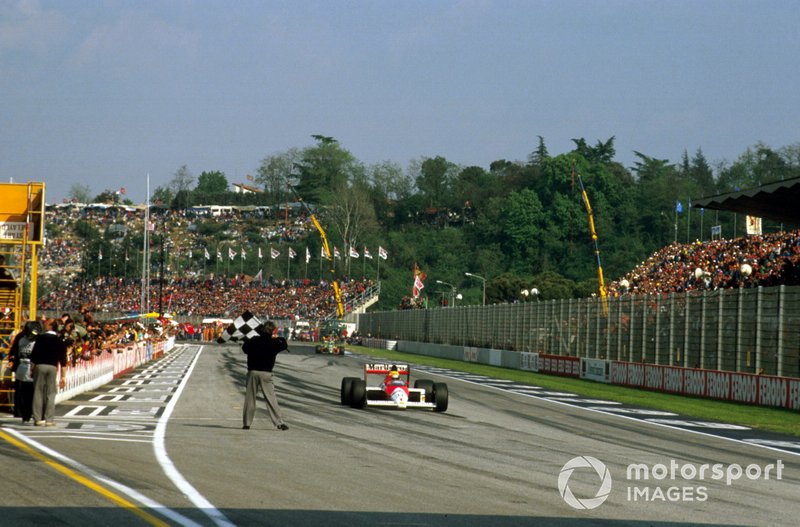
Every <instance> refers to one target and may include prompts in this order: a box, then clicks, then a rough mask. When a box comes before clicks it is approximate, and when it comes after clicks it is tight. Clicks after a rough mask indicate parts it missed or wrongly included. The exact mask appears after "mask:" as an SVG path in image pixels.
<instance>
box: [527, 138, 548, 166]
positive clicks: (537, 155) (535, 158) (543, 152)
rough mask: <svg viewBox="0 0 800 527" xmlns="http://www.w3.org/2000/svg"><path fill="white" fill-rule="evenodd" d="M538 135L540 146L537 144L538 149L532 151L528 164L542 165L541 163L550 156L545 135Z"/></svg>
mask: <svg viewBox="0 0 800 527" xmlns="http://www.w3.org/2000/svg"><path fill="white" fill-rule="evenodd" d="M536 137H538V138H539V146H537V147H536V150H534V151H533V152H531V153H530V155H529V156H528V164H529V165H533V166H541V164H542V163H544V161H545V160H546V159H547V158H549V157H550V154H549V153H548V152H547V147H546V146H545V144H544V137H542V136H541V135H537V136H536Z"/></svg>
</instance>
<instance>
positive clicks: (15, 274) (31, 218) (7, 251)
mask: <svg viewBox="0 0 800 527" xmlns="http://www.w3.org/2000/svg"><path fill="white" fill-rule="evenodd" d="M44 203H45V202H44V183H0V411H11V408H12V407H13V385H12V383H11V379H12V377H11V372H10V371H7V367H6V365H7V357H8V351H9V349H10V348H11V342H12V339H13V338H14V335H16V333H17V332H18V331H19V330H20V328H21V327H22V324H23V323H24V322H25V320H27V319H35V318H36V297H37V274H38V256H37V250H38V248H39V246H40V245H41V244H42V242H43V241H44ZM26 293H27V297H28V308H27V310H26V309H25V307H24V299H25V296H26Z"/></svg>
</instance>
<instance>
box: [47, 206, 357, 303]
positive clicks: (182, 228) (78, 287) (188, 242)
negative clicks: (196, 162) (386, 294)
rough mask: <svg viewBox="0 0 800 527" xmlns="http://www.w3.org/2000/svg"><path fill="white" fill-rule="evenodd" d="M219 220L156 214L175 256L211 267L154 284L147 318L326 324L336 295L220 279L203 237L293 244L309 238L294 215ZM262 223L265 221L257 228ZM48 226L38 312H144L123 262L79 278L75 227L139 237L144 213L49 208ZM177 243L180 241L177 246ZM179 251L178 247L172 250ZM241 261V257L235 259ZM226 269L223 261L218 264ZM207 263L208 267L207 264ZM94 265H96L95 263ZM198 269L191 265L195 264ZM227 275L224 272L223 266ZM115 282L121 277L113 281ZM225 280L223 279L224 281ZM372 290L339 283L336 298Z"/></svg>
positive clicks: (314, 286) (250, 214)
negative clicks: (258, 316) (163, 314)
mask: <svg viewBox="0 0 800 527" xmlns="http://www.w3.org/2000/svg"><path fill="white" fill-rule="evenodd" d="M220 209H222V210H221V211H219V215H218V216H214V215H212V214H210V213H209V212H208V211H204V209H203V208H189V209H186V210H180V211H171V210H168V209H165V208H155V209H153V210H152V211H151V216H150V222H151V223H152V224H153V225H154V226H155V229H156V230H162V231H163V230H166V232H169V233H170V235H171V239H174V240H176V251H178V252H179V251H180V250H183V251H186V252H184V255H185V254H187V252H193V254H194V255H196V256H197V258H202V255H204V254H205V252H206V251H209V253H210V254H211V260H212V262H213V264H211V265H209V269H208V272H205V270H206V267H205V262H204V261H203V260H202V259H201V260H200V261H201V262H203V268H202V269H203V272H200V270H199V268H195V269H183V270H180V272H173V273H170V274H169V275H168V276H167V277H166V278H165V280H164V282H163V284H161V283H159V281H158V280H153V281H152V283H151V285H150V288H149V289H148V291H147V296H146V303H147V304H148V305H149V307H150V309H151V310H156V309H158V310H162V309H163V310H164V311H168V312H170V313H175V314H178V315H197V316H219V317H230V316H232V315H236V314H238V313H241V312H242V311H243V310H245V309H250V310H251V311H255V312H259V313H265V314H269V316H270V317H274V318H318V317H323V316H328V315H330V314H331V313H334V312H335V310H336V303H335V298H334V293H333V288H332V286H331V284H330V283H328V282H325V281H311V280H308V279H292V280H289V279H279V278H273V277H265V279H264V280H254V279H253V278H252V277H250V276H246V275H244V274H239V275H238V276H233V277H231V276H227V277H225V276H221V275H220V273H219V272H214V271H219V269H218V268H219V262H218V260H217V254H216V252H217V250H215V248H214V247H211V246H210V244H209V238H208V236H207V235H206V234H207V233H206V234H202V233H201V231H208V229H209V228H211V227H210V226H209V224H211V226H213V225H216V226H217V228H223V231H222V232H221V234H222V235H223V236H225V237H228V238H230V239H234V240H241V239H246V237H247V236H246V233H251V234H252V232H253V229H256V231H255V232H257V233H258V236H259V238H260V239H264V240H268V241H275V242H278V243H280V242H297V241H299V240H302V239H303V238H304V237H306V236H307V235H308V228H309V222H308V218H307V217H305V215H304V214H302V213H301V212H302V211H300V212H298V211H291V212H290V213H281V214H280V216H281V217H280V218H273V219H270V218H268V217H267V215H268V213H267V212H265V211H263V210H260V209H258V210H245V209H246V208H244V207H243V208H242V210H236V211H230V210H228V208H226V207H220ZM262 220H263V221H262ZM47 222H48V225H51V226H52V229H51V231H52V234H51V235H50V236H49V237H48V243H47V244H45V246H43V247H42V250H41V251H40V253H39V255H40V256H39V261H40V265H39V271H40V290H41V291H50V292H49V293H48V294H47V295H45V296H43V297H42V298H41V299H40V302H39V309H40V310H43V311H58V312H61V311H74V310H76V309H78V307H79V306H81V305H87V304H88V305H92V306H94V309H97V310H99V311H114V312H139V311H142V309H141V304H142V287H141V280H140V278H139V277H138V276H137V277H134V276H133V275H134V274H138V273H135V272H129V271H135V269H136V266H134V265H133V263H125V264H124V269H125V272H124V273H120V272H119V269H121V268H122V267H123V264H122V259H125V260H127V257H128V255H127V254H125V255H122V254H111V255H109V254H106V260H108V261H109V271H110V270H111V267H112V265H114V266H115V269H117V272H116V273H111V272H108V273H107V275H106V276H102V277H100V278H96V279H92V280H91V281H90V282H87V281H86V280H85V279H82V278H81V276H80V273H79V271H80V269H81V266H82V265H85V264H86V263H87V262H86V261H82V258H85V257H86V254H85V246H86V243H85V242H84V241H83V240H82V239H81V238H80V237H79V236H77V232H78V230H79V229H78V226H79V222H83V223H85V224H88V225H89V226H91V227H93V228H95V229H97V230H98V231H99V232H106V233H108V232H112V231H113V232H114V233H119V234H120V235H124V234H125V233H132V232H142V230H143V229H144V210H143V209H142V208H141V207H135V206H124V205H116V206H107V205H99V204H93V205H79V204H63V205H58V206H50V207H48V210H47ZM177 240H179V241H177ZM177 245H180V247H177ZM237 256H238V251H237ZM222 257H223V258H224V259H225V263H226V264H228V256H227V253H225V254H224V255H223V256H222ZM206 261H208V260H206ZM95 263H96V262H95ZM195 266H196V264H195ZM225 267H226V271H229V270H230V269H229V265H226V266H225ZM112 274H116V275H120V274H124V275H125V276H111V275H112ZM225 274H227V272H226V273H225ZM368 285H369V284H367V283H365V282H359V281H351V280H349V279H344V280H342V282H341V290H342V296H343V298H344V301H345V302H346V301H347V300H348V299H351V298H354V297H356V296H357V295H359V294H360V293H362V292H363V291H364V290H365V289H366V287H367V286H368Z"/></svg>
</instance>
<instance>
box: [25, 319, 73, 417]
mask: <svg viewBox="0 0 800 527" xmlns="http://www.w3.org/2000/svg"><path fill="white" fill-rule="evenodd" d="M56 329H58V324H57V323H56V321H55V320H52V319H48V320H46V321H45V323H44V330H45V332H44V333H43V334H41V335H39V336H38V337H37V338H36V343H35V344H34V346H33V351H32V352H31V362H32V363H33V412H32V417H33V424H34V425H36V426H42V425H46V426H55V424H56V423H55V410H56V391H57V390H58V384H60V386H61V387H63V386H64V384H65V382H66V366H67V347H66V345H65V344H64V342H63V341H62V340H61V339H60V338H59V337H58V335H57V334H56ZM58 366H61V379H60V383H59V382H58V381H57V379H56V376H57V375H58Z"/></svg>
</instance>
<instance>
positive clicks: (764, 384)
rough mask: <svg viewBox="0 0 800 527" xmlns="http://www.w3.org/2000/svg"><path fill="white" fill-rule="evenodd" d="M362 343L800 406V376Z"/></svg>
mask: <svg viewBox="0 0 800 527" xmlns="http://www.w3.org/2000/svg"><path fill="white" fill-rule="evenodd" d="M364 345H366V346H369V347H376V348H385V349H396V350H397V351H401V352H404V353H412V354H416V355H425V356H429V357H436V358H441V359H452V360H460V361H465V362H474V363H477V364H486V365H489V366H499V367H502V368H510V369H515V370H525V371H533V372H537V373H545V374H549V375H560V376H564V377H575V378H582V379H587V380H593V381H596V382H604V383H607V384H615V385H619V386H627V387H630V388H640V389H645V390H651V391H655V392H662V393H672V394H679V395H688V396H693V397H706V398H709V399H717V400H724V401H732V402H737V403H746V404H753V405H758V406H769V407H777V408H787V409H791V410H800V379H796V378H788V377H778V376H774V375H757V374H751V373H735V372H727V371H717V370H707V369H699V368H683V367H676V366H660V365H655V364H645V363H640V362H626V361H617V360H604V359H590V358H579V357H563V356H559V355H548V354H542V353H536V352H519V351H510V350H496V349H487V348H477V347H471V346H454V345H448V344H428V343H424V342H413V341H403V340H399V341H394V340H384V339H365V342H364Z"/></svg>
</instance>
